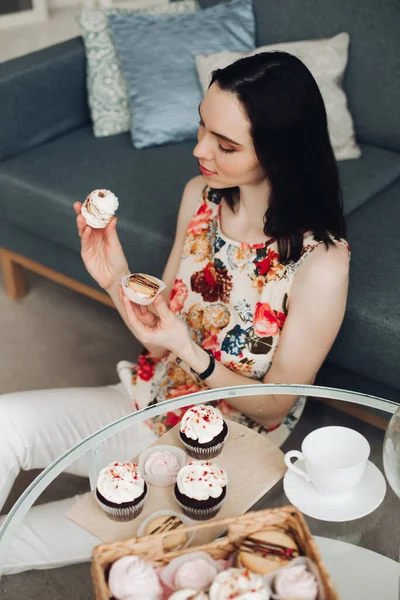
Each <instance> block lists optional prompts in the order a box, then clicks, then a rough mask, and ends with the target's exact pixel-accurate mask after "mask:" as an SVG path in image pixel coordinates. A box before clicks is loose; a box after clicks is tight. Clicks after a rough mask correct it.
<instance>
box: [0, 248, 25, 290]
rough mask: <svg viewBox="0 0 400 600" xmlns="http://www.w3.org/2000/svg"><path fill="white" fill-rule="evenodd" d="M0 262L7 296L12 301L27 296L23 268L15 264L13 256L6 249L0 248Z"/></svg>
mask: <svg viewBox="0 0 400 600" xmlns="http://www.w3.org/2000/svg"><path fill="white" fill-rule="evenodd" d="M0 262H1V267H2V271H3V279H4V286H5V290H6V294H7V296H8V297H9V298H11V299H12V300H18V298H22V297H23V296H25V294H26V284H25V278H24V270H23V268H22V266H21V265H19V264H18V263H16V262H14V261H13V258H12V254H11V253H10V252H8V251H7V250H5V249H4V248H0Z"/></svg>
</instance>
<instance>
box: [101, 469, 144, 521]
mask: <svg viewBox="0 0 400 600" xmlns="http://www.w3.org/2000/svg"><path fill="white" fill-rule="evenodd" d="M146 494H147V485H146V482H145V480H144V479H143V477H141V475H140V474H139V470H138V466H137V464H136V463H131V462H126V463H120V462H115V463H111V464H110V465H108V466H107V467H105V468H104V469H102V470H101V471H100V473H99V477H98V480H97V488H96V500H97V503H98V504H99V506H100V507H101V508H102V509H103V510H104V512H105V513H107V515H108V516H109V517H110V519H112V520H113V521H131V520H132V519H134V518H135V517H137V516H138V515H139V514H140V513H141V511H142V508H143V504H144V499H145V497H146Z"/></svg>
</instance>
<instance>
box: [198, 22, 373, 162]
mask: <svg viewBox="0 0 400 600" xmlns="http://www.w3.org/2000/svg"><path fill="white" fill-rule="evenodd" d="M349 41H350V36H349V34H348V33H339V34H338V35H335V36H334V37H332V38H328V39H319V40H307V41H304V42H287V43H284V44H272V45H270V46H262V47H260V48H256V49H255V50H252V51H251V52H246V53H245V52H218V53H216V54H201V55H199V56H197V57H196V67H197V73H198V76H199V80H200V84H201V87H202V89H203V92H204V93H205V92H206V90H207V88H208V84H209V82H210V79H211V74H212V72H213V71H214V70H215V69H223V68H224V67H226V66H227V65H229V64H231V63H233V62H235V61H236V60H239V59H240V58H244V57H246V56H253V55H254V54H259V53H260V52H271V51H275V50H280V51H283V52H289V53H290V54H293V55H294V56H297V58H299V59H300V60H301V61H303V63H304V64H305V65H306V67H307V68H308V69H309V70H310V71H311V73H312V74H313V76H314V79H315V80H316V82H317V84H318V86H319V89H320V91H321V94H322V97H323V99H324V102H325V108H326V113H327V116H328V127H329V135H330V139H331V144H332V147H333V151H334V153H335V156H336V159H337V160H346V159H349V158H359V157H360V156H361V151H360V148H359V147H358V145H357V142H356V139H355V133H354V127H353V119H352V117H351V114H350V111H349V109H348V106H347V98H346V94H345V93H344V91H343V88H342V80H343V75H344V72H345V69H346V66H347V57H348V48H349Z"/></svg>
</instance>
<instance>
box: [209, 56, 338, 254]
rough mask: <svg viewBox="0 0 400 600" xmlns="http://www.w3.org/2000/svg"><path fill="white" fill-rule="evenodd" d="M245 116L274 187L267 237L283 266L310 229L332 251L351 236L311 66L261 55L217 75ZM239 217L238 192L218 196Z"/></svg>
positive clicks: (292, 58) (231, 190)
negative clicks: (336, 241) (338, 241)
mask: <svg viewBox="0 0 400 600" xmlns="http://www.w3.org/2000/svg"><path fill="white" fill-rule="evenodd" d="M214 82H216V83H217V85H218V86H219V88H220V89H222V90H224V91H228V92H231V93H233V94H235V96H236V97H237V98H238V100H239V101H240V102H241V104H242V106H243V108H244V109H245V112H246V115H247V118H248V120H249V121H250V125H251V135H252V138H253V143H254V148H255V151H256V154H257V157H258V161H259V163H260V165H261V166H262V168H263V169H264V171H265V174H266V177H267V179H268V181H269V184H270V187H271V196H270V203H269V207H268V210H267V212H266V213H265V217H264V232H265V234H266V235H268V236H272V237H274V238H276V240H277V241H278V249H279V254H280V260H281V261H282V262H284V263H285V262H289V261H297V260H298V259H299V257H300V254H301V250H302V246H303V234H304V232H305V231H307V230H311V231H312V232H313V233H314V236H315V237H316V238H317V239H318V240H322V241H323V242H324V243H325V245H326V246H327V247H328V246H329V245H332V244H333V241H332V238H331V236H334V237H345V236H346V224H345V219H344V215H343V198H342V191H341V188H340V183H339V175H338V169H337V165H336V161H335V157H334V154H333V150H332V146H331V143H330V140H329V133H328V125H327V117H326V111H325V105H324V102H323V99H322V96H321V93H320V91H319V88H318V85H317V83H316V82H315V79H314V78H313V76H312V75H311V73H310V71H309V70H308V69H307V67H306V66H305V65H304V64H303V63H302V62H301V60H299V59H298V58H296V57H295V56H292V55H291V54H288V53H287V52H262V53H260V54H256V55H254V56H251V57H247V58H243V59H240V60H238V61H236V62H235V63H233V64H231V65H229V66H227V67H226V68H224V69H217V70H216V71H214V72H213V75H212V79H211V83H210V85H212V84H213V83H214ZM215 191H216V192H217V191H219V192H220V193H222V194H223V197H224V198H225V199H226V201H227V203H228V205H229V206H230V207H231V209H232V210H233V208H234V205H235V203H236V202H237V201H238V200H239V188H237V187H236V188H227V189H224V190H215Z"/></svg>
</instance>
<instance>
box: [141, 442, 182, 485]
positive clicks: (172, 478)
mask: <svg viewBox="0 0 400 600" xmlns="http://www.w3.org/2000/svg"><path fill="white" fill-rule="evenodd" d="M160 451H168V452H170V453H171V454H173V455H174V456H176V458H177V459H178V462H179V468H182V467H183V466H184V465H185V463H186V454H185V453H184V451H183V450H181V449H180V448H176V447H175V446H151V447H150V448H146V450H143V452H141V454H140V455H139V462H138V468H139V473H140V475H141V476H142V477H143V479H144V480H145V481H146V483H150V484H151V485H154V486H155V487H168V486H170V485H174V483H175V482H176V478H177V475H178V473H176V474H175V475H173V474H171V475H167V476H165V477H151V476H147V475H145V473H144V466H145V464H146V460H147V459H148V458H149V456H150V455H151V454H153V452H160Z"/></svg>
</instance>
